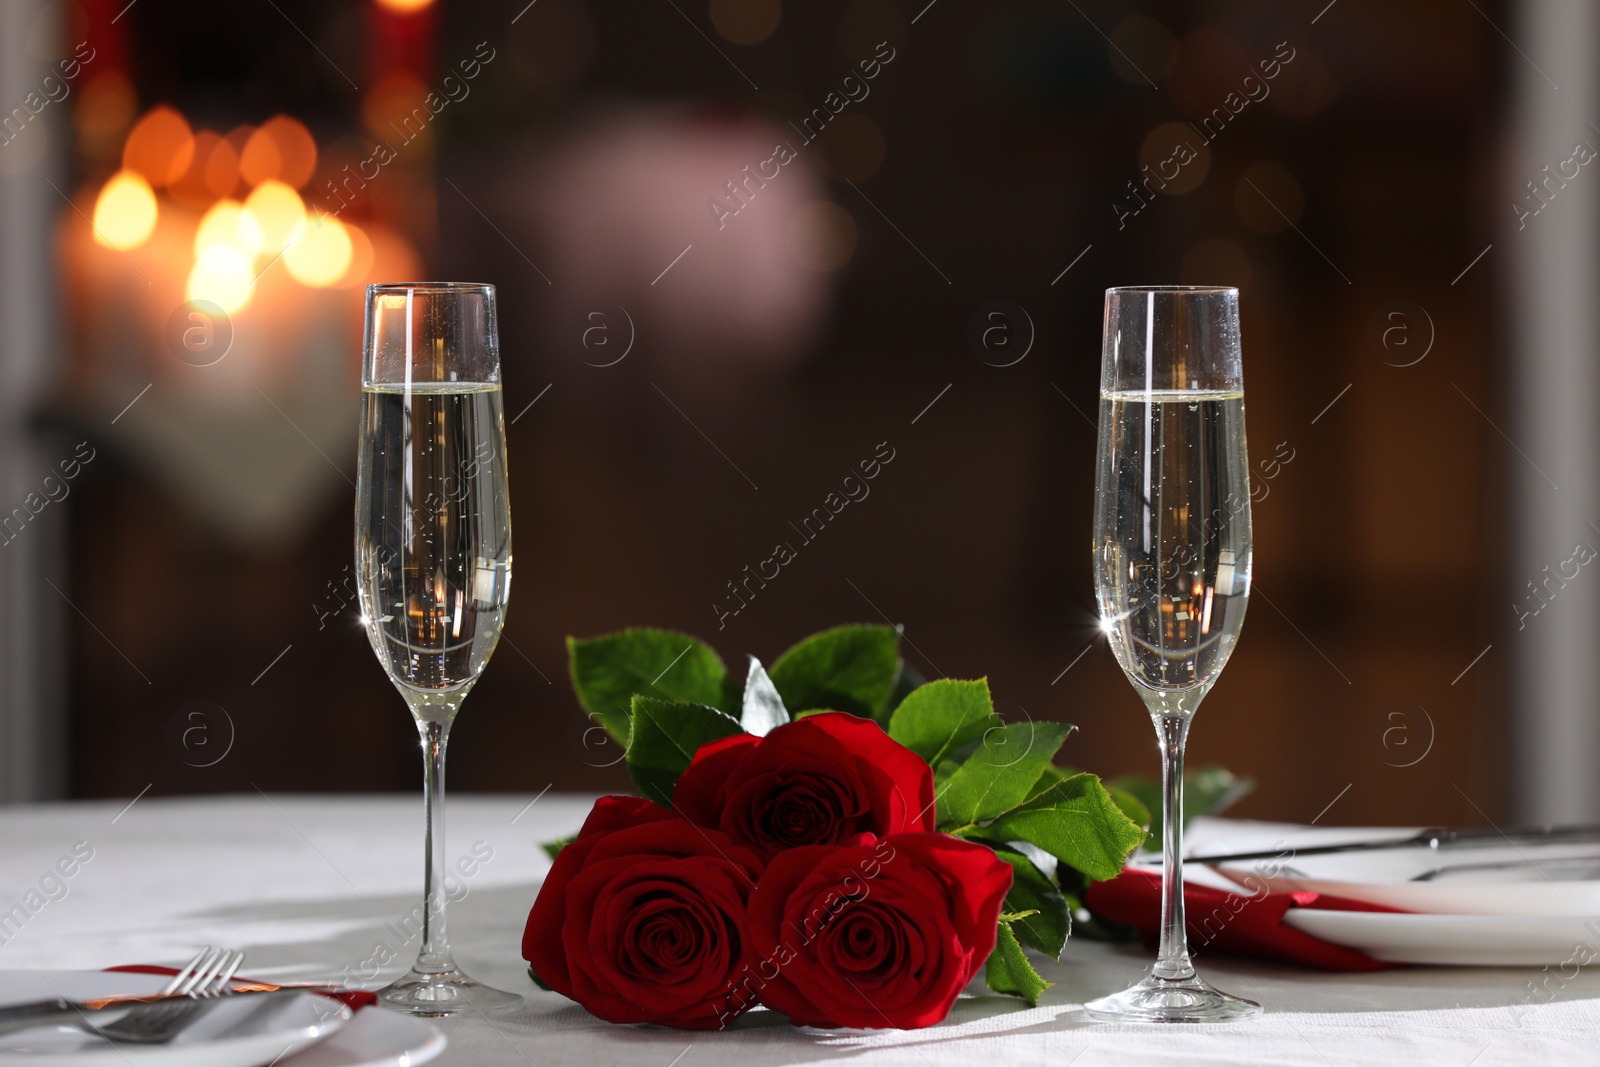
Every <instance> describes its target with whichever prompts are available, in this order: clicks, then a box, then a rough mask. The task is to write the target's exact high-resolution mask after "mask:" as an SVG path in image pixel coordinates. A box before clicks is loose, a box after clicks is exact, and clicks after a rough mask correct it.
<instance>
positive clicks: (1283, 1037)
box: [0, 788, 1600, 1067]
mask: <svg viewBox="0 0 1600 1067" xmlns="http://www.w3.org/2000/svg"><path fill="white" fill-rule="evenodd" d="M592 801H593V797H591V796H577V795H563V794H559V793H555V792H549V791H547V792H544V793H540V794H529V795H520V796H519V795H482V794H457V795H456V796H454V797H453V798H452V799H451V801H450V807H449V812H448V835H447V843H446V852H445V855H446V857H447V859H448V861H449V865H450V867H451V869H452V871H453V877H452V879H451V880H450V881H449V882H447V885H446V890H447V893H448V894H449V896H450V898H451V904H450V908H449V918H448V923H449V935H450V940H451V943H452V945H453V947H454V949H455V953H456V957H457V959H458V960H459V962H460V963H461V964H462V966H463V967H464V968H466V970H467V971H468V972H469V973H471V974H473V975H475V976H477V977H478V978H480V979H482V980H484V981H487V982H491V983H493V984H495V985H497V986H499V987H500V988H502V989H509V990H513V991H516V992H519V993H521V994H522V995H523V996H524V997H525V998H526V999H525V1002H524V1005H523V1006H522V1007H521V1008H520V1009H518V1010H515V1011H511V1012H507V1013H503V1014H496V1015H473V1016H469V1017H455V1018H447V1019H442V1020H439V1021H438V1025H439V1026H440V1028H441V1029H442V1030H443V1031H444V1033H445V1035H446V1036H447V1039H448V1045H447V1047H446V1048H445V1050H444V1052H443V1053H442V1054H441V1055H440V1056H439V1057H438V1058H437V1059H435V1060H433V1061H432V1062H434V1063H437V1064H440V1065H456V1064H460V1065H468V1064H470V1065H473V1067H501V1065H506V1067H559V1065H566V1064H572V1065H582V1067H598V1065H601V1064H627V1065H639V1067H718V1065H724V1064H725V1065H728V1067H735V1065H737V1067H766V1065H773V1067H776V1065H790V1064H793V1065H801V1064H807V1065H809V1064H829V1063H850V1064H854V1065H858V1067H872V1065H875V1064H891V1063H892V1064H910V1065H925V1067H946V1065H951V1067H954V1065H957V1064H960V1065H963V1067H966V1065H971V1064H975V1063H984V1064H989V1063H992V1064H1004V1065H1005V1067H1020V1065H1024V1064H1040V1065H1049V1067H1094V1065H1098V1064H1119V1065H1120V1064H1145V1063H1183V1064H1188V1065H1200V1064H1229V1065H1234V1064H1305V1065H1310V1067H1334V1065H1343V1064H1351V1065H1360V1067H1378V1065H1384V1064H1404V1065H1407V1067H1415V1065H1419V1064H1440V1065H1455V1067H1492V1065H1495V1064H1510V1063H1533V1062H1540V1063H1583V1062H1595V1061H1596V1060H1597V1059H1600V968H1588V969H1580V968H1578V967H1576V966H1573V967H1570V968H1543V969H1540V968H1500V967H1403V968H1396V969H1391V970H1382V971H1376V972H1367V973H1330V972H1324V971H1318V970H1312V969H1308V968H1302V967H1297V966H1292V965H1289V964H1284V963H1276V962H1270V961H1264V960H1258V959H1247V958H1243V957H1236V956H1226V955H1222V954H1219V953H1214V952H1213V953H1208V952H1205V951H1201V952H1199V953H1198V954H1197V964H1198V966H1199V968H1200V970H1201V973H1202V974H1203V975H1204V976H1205V977H1207V978H1208V979H1209V980H1210V981H1212V982H1213V983H1215V984H1216V985H1218V986H1220V987H1222V988H1224V989H1227V990H1229V991H1232V992H1235V993H1237V994H1239V995H1241V996H1245V997H1248V998H1250V999H1252V1000H1255V1001H1257V1002H1259V1003H1260V1004H1262V1005H1263V1006H1264V1008H1265V1009H1266V1010H1265V1014H1264V1015H1262V1016H1261V1017H1260V1018H1258V1019H1255V1020H1252V1021H1247V1022H1242V1023H1234V1024H1224V1025H1208V1026H1151V1025H1148V1024H1145V1025H1139V1024H1107V1023H1102V1022H1095V1021H1092V1020H1090V1019H1089V1018H1088V1017H1087V1016H1086V1015H1085V1014H1084V1012H1083V1009H1082V1005H1083V1003H1084V1002H1085V1001H1087V1000H1092V999H1093V998H1095V997H1098V996H1101V995H1103V994H1105V993H1108V992H1110V991H1113V990H1116V989H1120V988H1122V987H1124V986H1126V985H1127V984H1128V983H1129V982H1130V981H1132V980H1134V979H1136V978H1137V977H1138V976H1139V974H1140V973H1141V972H1142V971H1143V970H1144V969H1145V968H1146V967H1147V966H1148V964H1149V962H1150V953H1149V951H1148V950H1147V949H1146V948H1144V947H1143V946H1141V945H1140V944H1138V943H1137V942H1107V941H1095V940H1090V939H1088V938H1086V937H1082V936H1074V937H1072V938H1071V939H1070V940H1069V941H1068V943H1067V946H1066V951H1065V952H1064V953H1063V955H1062V957H1061V959H1060V960H1059V961H1050V960H1046V959H1042V958H1041V959H1038V960H1037V961H1036V962H1037V966H1038V968H1039V970H1040V973H1041V974H1042V975H1043V976H1044V977H1045V978H1046V979H1047V980H1048V981H1051V982H1053V983H1054V985H1052V986H1051V987H1050V988H1049V989H1048V990H1046V991H1045V993H1044V994H1043V996H1042V997H1041V998H1040V1000H1039V1004H1038V1006H1037V1007H1029V1006H1028V1005H1026V1004H1025V1003H1023V1002H1022V1001H1020V1000H1016V999H1013V998H1008V997H1002V996H998V995H995V994H992V993H989V992H987V991H986V990H984V989H983V987H982V980H981V978H980V979H979V980H978V981H976V982H975V983H974V984H973V987H972V988H971V990H970V991H969V994H968V995H964V996H963V997H962V998H961V999H960V1000H958V1001H957V1002H956V1004H955V1007H954V1009H953V1010H952V1012H951V1014H950V1016H949V1017H948V1018H947V1019H946V1020H945V1021H944V1022H943V1023H940V1024H938V1025H936V1026H933V1027H930V1028H927V1029H923V1030H910V1031H894V1030H834V1031H825V1030H816V1029H804V1028H795V1027H792V1026H790V1025H788V1023H787V1021H786V1020H785V1019H784V1018H783V1017H782V1016H780V1015H776V1014H775V1013H772V1012H768V1011H764V1010H757V1011H754V1012H751V1013H750V1014H748V1015H746V1016H744V1017H743V1018H741V1019H739V1020H738V1021H737V1022H735V1023H734V1024H733V1025H732V1026H731V1027H730V1028H729V1029H727V1030H725V1031H721V1032H707V1031H682V1030H673V1029H667V1028H664V1027H656V1026H618V1025H612V1024H609V1023H605V1022H602V1021H600V1020H599V1019H596V1018H594V1017H593V1016H591V1015H589V1014H588V1013H586V1012H585V1011H584V1010H583V1009H582V1008H580V1007H579V1006H578V1005H577V1004H575V1003H573V1002H571V1001H569V1000H566V999H565V998H563V997H561V996H560V995H558V994H556V993H552V992H547V991H544V990H541V989H540V988H539V987H538V986H537V985H535V984H534V982H533V981H532V980H531V979H530V978H529V975H528V970H527V964H526V963H525V962H523V959H522V955H521V941H522V932H523V925H524V923H525V921H526V918H527V914H528V909H529V907H530V906H531V905H532V903H533V900H534V897H535V895H536V894H537V893H538V890H539V884H540V880H541V879H542V878H543V876H544V875H545V873H546V872H547V871H548V870H549V868H550V859H549V857H548V856H547V854H546V852H545V851H544V849H543V848H541V845H542V844H543V843H544V842H548V841H551V840H553V839H555V838H558V837H563V836H570V835H571V834H572V833H573V832H574V831H576V829H577V828H578V827H579V826H580V825H581V823H582V821H583V818H584V815H585V814H586V812H587V811H588V808H589V806H590V804H591V803H592ZM421 831H422V820H421V811H420V805H419V803H418V801H417V800H416V798H414V797H409V796H407V797H399V796H388V795H304V794H286V793H285V794H269V793H267V792H265V791H263V790H261V789H259V788H257V789H253V790H251V791H249V792H244V793H237V794H229V795H215V796H189V797H155V796H143V795H142V796H140V797H137V798H122V799H117V800H94V801H70V802H60V803H42V804H31V805H20V806H15V807H8V808H3V809H0V969H4V970H11V969H24V968H52V969H97V970H98V969H103V968H109V967H114V966H123V965H130V964H146V965H169V966H181V964H182V963H183V962H184V961H186V960H187V959H189V958H190V957H192V956H193V955H194V954H195V952H196V951H197V950H198V949H199V948H200V947H201V946H204V945H216V946H229V947H233V948H238V949H242V950H244V951H245V952H246V953H247V957H246V962H245V965H244V968H243V969H242V970H241V972H240V973H241V974H242V975H247V976H249V977H253V978H259V979H263V980H269V981H275V982H283V981H291V980H293V981H302V980H329V981H336V982H340V983H343V984H347V985H353V986H364V987H370V988H376V987H377V986H379V985H381V984H383V983H384V982H385V981H387V980H388V979H390V978H392V977H394V976H396V975H398V974H399V973H401V972H403V971H404V970H405V969H406V968H407V967H408V966H409V965H410V964H411V962H412V959H413V958H414V956H415V953H416V947H417V923H416V922H415V920H416V917H417V915H418V910H417V909H418V905H419V898H420V892H421V889H422V887H421V885H420V879H419V877H418V873H419V865H418V862H417V861H418V853H419V851H420V850H421ZM63 858H66V859H67V860H68V862H67V863H65V864H62V863H59V862H58V861H61V860H62V859H63ZM68 868H70V869H71V870H72V874H71V875H70V876H64V875H62V874H61V873H60V872H61V871H63V870H65V869H68ZM41 887H43V888H41ZM30 894H33V895H31V896H30ZM366 1010H374V1009H366Z"/></svg>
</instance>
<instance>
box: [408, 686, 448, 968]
mask: <svg viewBox="0 0 1600 1067" xmlns="http://www.w3.org/2000/svg"><path fill="white" fill-rule="evenodd" d="M453 720H454V716H450V717H448V718H443V719H434V718H426V719H425V718H422V717H420V716H419V717H418V719H417V732H418V733H419V734H421V736H422V773H423V794H422V797H423V799H422V805H423V817H424V819H425V820H426V822H427V831H426V834H427V837H426V843H425V845H424V846H423V847H424V851H425V853H426V858H425V862H426V864H427V867H426V871H425V874H424V876H423V889H422V892H423V899H422V910H423V915H422V949H421V951H420V952H418V953H417V965H416V968H415V969H416V970H418V971H422V972H424V973H430V974H432V973H440V972H444V971H453V970H455V961H454V960H453V959H451V958H450V941H449V938H447V937H446V936H445V904H446V900H445V891H444V876H445V871H446V864H445V858H444V755H445V747H446V745H448V744H449V741H450V724H451V722H452V721H453Z"/></svg>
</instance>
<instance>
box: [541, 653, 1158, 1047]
mask: <svg viewBox="0 0 1600 1067" xmlns="http://www.w3.org/2000/svg"><path fill="white" fill-rule="evenodd" d="M568 647H569V650H570V653H571V667H572V678H573V684H574V686H575V688H576V689H577V692H578V697H579V700H580V701H581V702H582V704H583V705H584V707H585V709H586V710H587V711H588V712H589V714H590V715H591V716H592V717H594V718H595V719H596V720H597V721H599V722H600V723H601V725H602V726H604V727H605V728H606V730H607V731H608V732H609V733H610V735H611V736H612V737H614V738H616V739H617V741H618V742H619V743H622V744H625V745H626V746H627V747H626V754H627V763H628V768H629V771H630V772H631V774H632V776H633V780H634V783H635V785H637V786H638V788H639V791H640V792H641V793H643V794H644V796H643V797H631V796H608V797H602V798H601V799H600V800H599V801H597V802H596V803H595V806H594V809H593V810H592V811H591V812H590V814H589V817H588V819H587V820H586V821H585V822H584V825H583V828H582V829H581V830H580V831H579V833H578V835H577V837H575V838H573V839H572V840H570V841H565V842H558V843H556V844H555V845H553V846H551V851H552V853H553V854H554V865H553V866H552V868H551V870H550V873H549V875H548V876H547V877H546V879H545V881H544V885H543V886H542V887H541V888H540V891H539V895H538V898H537V899H536V900H535V901H534V905H533V909H532V911H531V912H530V913H529V915H528V925H527V929H526V931H525V932H524V935H523V942H522V948H523V956H524V958H526V959H527V960H528V962H529V965H530V973H531V974H532V976H533V977H534V979H535V980H536V981H538V982H539V983H540V984H542V985H544V986H545V987H547V988H549V989H553V990H555V991H556V992H559V993H562V994H563V995H565V996H568V997H571V998H572V999H573V1000H575V1001H577V1002H578V1003H579V1004H581V1005H583V1007H585V1008H586V1009H588V1010H589V1011H590V1012H591V1013H593V1014H594V1015H596V1016H598V1017H600V1018H602V1019H606V1020H608V1021H611V1022H619V1023H620V1022H651V1023H660V1024H664V1025H668V1026H678V1027H685V1028H691V1029H721V1028H722V1027H724V1026H726V1025H727V1024H728V1023H729V1022H731V1021H732V1020H733V1019H735V1018H737V1017H738V1016H739V1015H740V1014H741V1013H743V1012H744V1011H746V1010H748V1009H749V1008H751V1007H753V1006H755V1005H756V1004H762V1005H765V1006H766V1007H768V1008H771V1009H774V1010H777V1011H781V1012H784V1013H785V1014H786V1015H788V1017H789V1019H790V1020H791V1021H792V1022H793V1023H795V1024H796V1025H808V1026H821V1027H902V1028H910V1027H921V1026H930V1025H932V1024H934V1023H937V1022H939V1021H941V1020H942V1019H944V1018H945V1016H946V1015H947V1014H948V1013H949V1011H950V1006H951V1005H952V1004H953V1003H954V1002H955V999H956V997H957V996H958V995H959V994H960V992H961V990H962V989H964V988H965V987H966V986H967V984H968V983H969V982H970V981H971V980H972V979H973V978H974V977H976V975H977V973H978V972H979V971H980V970H985V971H986V978H987V981H988V984H989V986H990V988H992V989H994V990H996V991H998V992H1002V993H1007V994H1012V995H1016V996H1020V997H1022V998H1024V999H1026V1000H1027V1001H1028V1002H1029V1003H1036V1002H1037V999H1038V996H1039V994H1040V993H1041V992H1043V990H1044V989H1046V988H1047V987H1048V985H1049V983H1047V982H1045V981H1044V980H1043V979H1041V978H1040V977H1039V975H1038V974H1037V973H1036V972H1035V971H1034V969H1033V966H1032V964H1030V963H1029V962H1028V959H1027V956H1026V955H1025V954H1024V952H1023V949H1022V946H1023V945H1028V946H1031V947H1033V948H1035V949H1038V950H1039V951H1041V952H1044V953H1045V954H1047V955H1049V956H1051V957H1059V956H1060V953H1061V951H1062V949H1063V947H1064V946H1065V943H1066V939H1067V934H1068V931H1069V929H1070V921H1071V920H1070V915H1071V911H1072V907H1073V901H1072V899H1071V896H1070V895H1069V892H1068V890H1072V889H1075V888H1079V887H1081V884H1082V883H1083V882H1084V881H1085V880H1086V879H1087V878H1094V879H1105V878H1111V877H1114V876H1115V875H1116V874H1117V872H1118V871H1119V870H1120V869H1121V867H1122V863H1123V861H1124V860H1125V859H1126V858H1127V856H1128V854H1129V853H1130V852H1131V851H1132V850H1133V849H1134V848H1135V847H1137V846H1138V844H1139V843H1140V842H1141V841H1142V840H1143V839H1144V836H1145V834H1144V830H1143V829H1142V828H1141V827H1142V826H1144V825H1147V824H1148V821H1149V813H1148V812H1147V811H1146V810H1145V809H1144V807H1143V805H1141V804H1140V803H1139V801H1138V800H1136V799H1134V798H1133V797H1132V796H1130V795H1129V794H1127V793H1124V792H1122V791H1120V790H1108V789H1107V788H1106V787H1105V786H1104V785H1103V784H1102V783H1101V782H1100V780H1099V779H1098V778H1097V777H1095V776H1094V775H1091V774H1081V773H1072V772H1069V771H1064V770H1061V769H1059V768H1057V767H1055V766H1054V765H1053V762H1052V761H1053V759H1054V757H1055V754H1056V751H1057V750H1058V749H1059V748H1060V746H1061V744H1062V742H1063V741H1064V740H1065V739H1066V736H1067V734H1068V732H1069V731H1070V730H1071V729H1072V728H1071V727H1070V726H1067V725H1065V724H1060V723H1046V722H1041V723H1034V722H1023V723H1012V724H1006V723H1003V722H1002V721H1001V720H1000V719H999V717H998V716H997V715H996V714H995V713H994V707H993V703H992V701H991V698H990V695H989V687H988V683H987V681H986V680H983V679H978V680H976V681H957V680H950V679H945V680H940V681H935V682H929V683H925V684H920V679H918V678H917V677H916V675H915V673H914V672H912V671H911V670H910V669H909V668H907V667H906V666H905V665H904V663H903V662H902V661H901V660H900V657H899V635H898V633H897V632H896V631H894V630H893V629H890V628H888V627H881V626H846V627H840V628H838V629H834V630H829V631H826V632H824V633H821V634H817V635H814V636H813V637H810V638H807V639H806V640H804V641H802V642H800V643H799V644H798V645H796V646H794V647H793V648H791V649H789V650H788V651H787V652H785V653H784V654H783V655H782V656H780V657H779V658H778V659H777V660H776V661H775V662H774V663H773V665H772V670H771V671H770V672H768V671H766V670H764V669H763V668H762V666H761V664H760V662H759V661H757V660H756V659H755V658H754V657H752V658H751V662H750V667H749V670H748V672H747V673H746V676H745V679H744V682H743V685H742V686H741V685H740V684H738V682H737V681H736V680H734V679H731V678H730V677H729V676H728V674H727V670H726V668H725V667H724V665H723V663H722V660H721V659H720V658H719V657H718V656H717V654H716V652H715V651H714V650H712V649H711V648H710V647H709V646H707V645H706V644H704V643H703V642H700V641H698V640H696V639H694V638H692V637H688V636H686V635H683V634H677V633H670V632H666V631H661V630H642V629H641V630H628V631H624V632H622V633H619V634H612V635H609V636H606V637H600V638H595V639H593V640H589V641H578V640H569V642H568ZM790 709H794V710H795V711H796V712H797V714H796V715H795V716H794V717H793V718H791V716H790Z"/></svg>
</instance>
